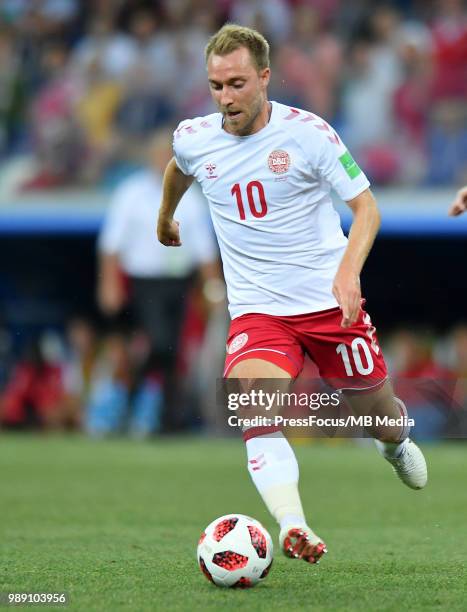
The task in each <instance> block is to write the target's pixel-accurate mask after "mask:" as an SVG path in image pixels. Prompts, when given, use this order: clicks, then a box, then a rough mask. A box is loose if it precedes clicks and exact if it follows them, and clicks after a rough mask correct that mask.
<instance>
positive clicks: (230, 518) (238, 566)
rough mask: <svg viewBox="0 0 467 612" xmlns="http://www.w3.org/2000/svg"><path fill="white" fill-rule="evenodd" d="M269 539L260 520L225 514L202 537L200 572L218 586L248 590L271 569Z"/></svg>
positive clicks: (198, 554) (198, 555) (242, 515)
mask: <svg viewBox="0 0 467 612" xmlns="http://www.w3.org/2000/svg"><path fill="white" fill-rule="evenodd" d="M272 555H273V545H272V539H271V536H270V535H269V533H268V532H267V530H266V529H265V528H264V527H263V526H262V525H261V523H260V522H259V521H256V520H255V519H252V518H250V517H249V516H245V515H244V514H227V515H226V516H221V517H219V518H217V519H216V520H215V521H213V522H212V523H210V524H209V525H208V526H207V527H206V529H205V530H204V531H203V533H202V534H201V537H200V539H199V542H198V550H197V557H198V563H199V567H200V569H201V571H202V572H203V574H204V575H205V576H206V578H207V579H208V580H210V581H211V582H212V583H213V584H215V585H217V586H220V587H234V588H243V589H245V588H249V587H253V586H255V585H256V584H258V582H261V581H262V580H264V579H265V578H266V576H267V575H268V573H269V570H270V569H271V565H272Z"/></svg>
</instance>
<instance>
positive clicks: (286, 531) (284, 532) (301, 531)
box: [279, 525, 328, 563]
mask: <svg viewBox="0 0 467 612" xmlns="http://www.w3.org/2000/svg"><path fill="white" fill-rule="evenodd" d="M279 544H280V547H281V549H282V551H283V553H284V555H286V556H287V557H290V558H291V559H303V560H304V561H307V562H308V563H319V562H320V559H321V557H322V556H323V555H325V554H326V553H327V552H328V549H327V547H326V544H325V543H324V542H323V540H322V539H321V538H320V537H319V536H317V535H316V533H314V532H313V531H312V530H311V529H310V528H309V527H308V526H306V525H305V526H304V527H292V526H290V525H288V526H286V527H283V528H282V529H281V532H280V534H279Z"/></svg>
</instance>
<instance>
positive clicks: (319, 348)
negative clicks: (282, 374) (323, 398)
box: [302, 308, 387, 390]
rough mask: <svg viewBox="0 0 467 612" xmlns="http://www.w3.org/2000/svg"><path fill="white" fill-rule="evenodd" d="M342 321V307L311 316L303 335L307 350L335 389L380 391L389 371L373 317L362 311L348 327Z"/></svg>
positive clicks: (324, 377)
mask: <svg viewBox="0 0 467 612" xmlns="http://www.w3.org/2000/svg"><path fill="white" fill-rule="evenodd" d="M341 320H342V312H341V311H340V309H338V308H336V309H331V310H329V311H325V312H323V313H315V314H313V315H310V318H309V320H308V324H307V329H306V331H305V333H304V334H303V335H302V338H303V343H304V345H305V349H306V350H307V352H308V353H309V354H310V356H311V358H312V359H313V361H315V363H316V365H317V366H318V369H319V372H320V376H321V377H322V378H323V379H325V380H326V381H327V382H328V383H329V384H330V385H331V386H333V387H335V388H337V389H342V390H345V389H353V390H359V389H369V388H375V389H377V388H378V387H379V386H381V385H382V384H383V383H384V381H385V380H386V378H387V368H386V363H385V361H384V357H383V353H382V350H381V347H380V346H379V343H378V339H377V336H376V329H375V327H374V326H373V324H372V322H371V319H370V316H369V314H368V313H367V312H365V311H364V310H363V309H362V308H360V312H359V315H358V318H357V321H356V322H355V323H354V325H352V326H351V327H348V328H343V327H341Z"/></svg>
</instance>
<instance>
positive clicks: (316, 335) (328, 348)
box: [224, 300, 387, 390]
mask: <svg viewBox="0 0 467 612" xmlns="http://www.w3.org/2000/svg"><path fill="white" fill-rule="evenodd" d="M363 305H364V300H362V306H363ZM341 320H342V311H341V310H340V308H331V309H329V310H323V311H321V312H314V313H311V314H302V315H294V316H290V317H280V316H274V315H266V314H259V313H252V314H246V315H242V316H240V317H238V318H237V319H234V320H233V321H232V323H231V325H230V330H229V335H228V338H227V356H226V360H225V371H224V377H227V376H228V374H229V372H230V370H231V369H232V367H233V366H235V365H236V364H237V363H239V362H240V361H243V360H245V359H264V360H265V361H269V362H271V363H274V364H276V365H277V366H279V367H280V368H282V369H284V370H286V371H287V372H288V373H289V374H290V375H291V376H292V378H296V377H297V376H298V375H299V374H300V372H301V370H302V367H303V362H304V359H305V354H307V355H309V357H310V358H311V359H312V360H313V361H314V362H315V363H316V365H317V366H318V369H319V373H320V376H321V378H323V379H324V380H325V381H326V382H327V383H328V384H330V385H331V386H333V387H335V388H337V389H355V390H360V389H361V390H363V389H368V388H372V387H375V386H377V385H379V384H381V383H382V382H383V381H384V380H385V379H386V378H387V369H386V364H385V362H384V358H383V354H382V352H381V348H380V347H379V344H378V341H377V338H376V330H375V328H374V327H373V325H372V323H371V319H370V315H369V314H368V313H366V312H365V311H364V310H363V308H360V312H359V315H358V319H357V321H356V322H355V324H354V325H352V327H348V328H343V327H341Z"/></svg>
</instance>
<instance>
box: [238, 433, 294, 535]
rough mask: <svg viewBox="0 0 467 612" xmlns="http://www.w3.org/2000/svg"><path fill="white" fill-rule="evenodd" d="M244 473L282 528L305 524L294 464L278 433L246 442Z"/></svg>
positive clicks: (286, 443)
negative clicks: (246, 464) (246, 459)
mask: <svg viewBox="0 0 467 612" xmlns="http://www.w3.org/2000/svg"><path fill="white" fill-rule="evenodd" d="M246 449H247V455H248V471H249V472H250V476H251V479H252V480H253V482H254V484H255V486H256V488H257V489H258V492H259V494H260V495H261V497H262V498H263V501H264V503H265V504H266V506H267V508H268V510H269V512H270V513H271V514H272V516H273V517H274V518H275V519H276V521H277V522H278V523H279V524H280V525H281V527H283V526H284V525H294V526H297V527H299V526H301V525H305V524H306V521H305V516H304V514H303V508H302V503H301V500H300V495H299V492H298V476H299V472H298V463H297V459H296V457H295V453H294V452H293V450H292V448H291V446H290V444H289V443H288V442H287V440H286V438H285V437H284V435H283V434H282V432H275V433H273V434H268V435H266V436H258V437H255V438H250V439H249V440H247V442H246Z"/></svg>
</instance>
